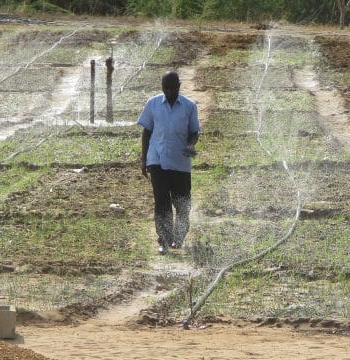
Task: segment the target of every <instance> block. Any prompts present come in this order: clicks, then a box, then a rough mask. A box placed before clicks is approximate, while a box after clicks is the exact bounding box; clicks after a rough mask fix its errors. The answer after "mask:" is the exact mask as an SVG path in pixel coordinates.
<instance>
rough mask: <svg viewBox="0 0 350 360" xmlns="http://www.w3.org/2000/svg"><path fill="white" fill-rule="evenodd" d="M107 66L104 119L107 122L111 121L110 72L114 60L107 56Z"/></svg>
mask: <svg viewBox="0 0 350 360" xmlns="http://www.w3.org/2000/svg"><path fill="white" fill-rule="evenodd" d="M106 67H107V112H106V121H107V122H109V123H112V122H113V96H112V74H113V71H114V60H113V58H112V57H109V58H108V59H107V60H106Z"/></svg>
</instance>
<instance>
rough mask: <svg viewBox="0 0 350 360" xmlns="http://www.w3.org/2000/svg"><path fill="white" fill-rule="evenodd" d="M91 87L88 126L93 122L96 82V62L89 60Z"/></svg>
mask: <svg viewBox="0 0 350 360" xmlns="http://www.w3.org/2000/svg"><path fill="white" fill-rule="evenodd" d="M90 64H91V87H90V124H93V123H94V122H95V82H96V61H95V60H91V62H90Z"/></svg>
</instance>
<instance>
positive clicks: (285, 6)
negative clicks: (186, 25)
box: [0, 0, 350, 24]
mask: <svg viewBox="0 0 350 360" xmlns="http://www.w3.org/2000/svg"><path fill="white" fill-rule="evenodd" d="M345 2H346V0H307V1H305V0H70V1H69V0H0V6H1V5H2V6H4V5H5V6H8V7H9V8H12V9H13V8H16V7H17V8H22V9H23V7H27V8H32V9H35V10H43V11H47V10H49V9H53V8H54V9H65V10H68V11H70V12H73V13H77V14H83V13H86V14H93V15H123V14H126V15H133V16H140V15H141V16H150V17H159V16H162V17H175V18H181V19H187V18H205V19H212V20H219V19H227V20H233V21H252V22H253V21H260V22H261V21H269V20H280V19H285V20H287V21H290V22H293V23H310V22H315V23H332V24H336V23H339V19H340V14H341V11H340V10H341V9H342V8H341V7H340V6H339V4H341V3H345ZM50 5H54V7H50ZM348 10H349V7H347V8H345V11H343V14H342V15H344V19H343V21H344V22H345V24H347V23H348V20H349V12H350V11H348Z"/></svg>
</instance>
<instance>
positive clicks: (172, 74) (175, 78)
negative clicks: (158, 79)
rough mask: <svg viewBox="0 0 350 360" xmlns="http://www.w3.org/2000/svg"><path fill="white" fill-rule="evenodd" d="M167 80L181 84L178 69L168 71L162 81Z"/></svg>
mask: <svg viewBox="0 0 350 360" xmlns="http://www.w3.org/2000/svg"><path fill="white" fill-rule="evenodd" d="M165 81H166V82H171V83H174V84H180V78H179V74H178V73H177V72H176V71H168V72H166V73H165V74H164V75H163V77H162V83H163V82H165Z"/></svg>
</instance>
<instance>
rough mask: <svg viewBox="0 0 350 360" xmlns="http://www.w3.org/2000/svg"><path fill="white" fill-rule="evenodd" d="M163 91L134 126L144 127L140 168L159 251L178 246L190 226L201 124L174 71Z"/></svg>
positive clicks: (152, 100)
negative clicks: (147, 180)
mask: <svg viewBox="0 0 350 360" xmlns="http://www.w3.org/2000/svg"><path fill="white" fill-rule="evenodd" d="M162 90H163V94H159V95H156V96H154V97H152V98H150V99H149V100H148V101H147V103H146V105H145V107H144V109H143V111H142V113H141V115H140V117H139V119H138V124H139V125H141V126H142V127H143V128H144V129H143V133H142V154H141V170H142V173H143V175H144V176H146V177H148V173H150V175H151V182H152V187H153V195H154V202H155V208H154V217H155V226H156V231H157V234H158V243H159V245H160V248H159V253H160V254H163V255H164V254H166V253H167V251H168V248H169V247H173V248H180V247H181V246H182V244H183V241H184V239H185V236H186V234H187V233H188V230H189V225H190V224H189V214H190V209H191V157H192V156H194V155H195V154H196V152H195V148H194V146H195V144H196V143H197V140H198V136H199V135H198V133H199V130H200V126H199V121H198V112H197V105H196V104H195V103H194V102H193V101H192V100H190V99H189V98H187V97H185V96H183V95H180V94H179V91H180V80H179V76H178V74H177V73H176V72H173V71H172V72H167V73H166V74H165V75H164V76H163V77H162ZM172 206H174V208H175V211H176V213H175V221H174V219H173V208H172Z"/></svg>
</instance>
